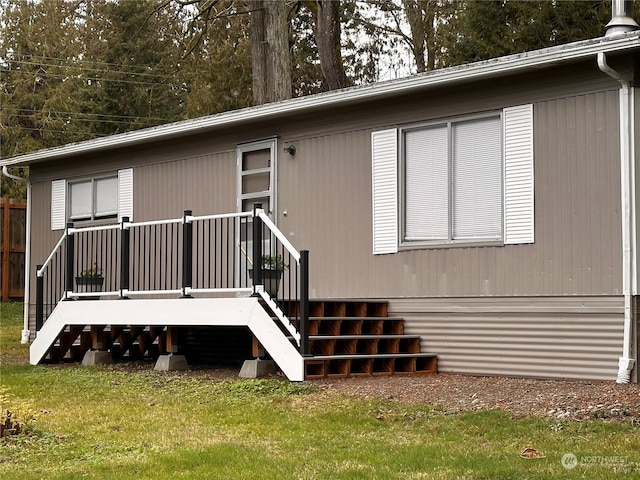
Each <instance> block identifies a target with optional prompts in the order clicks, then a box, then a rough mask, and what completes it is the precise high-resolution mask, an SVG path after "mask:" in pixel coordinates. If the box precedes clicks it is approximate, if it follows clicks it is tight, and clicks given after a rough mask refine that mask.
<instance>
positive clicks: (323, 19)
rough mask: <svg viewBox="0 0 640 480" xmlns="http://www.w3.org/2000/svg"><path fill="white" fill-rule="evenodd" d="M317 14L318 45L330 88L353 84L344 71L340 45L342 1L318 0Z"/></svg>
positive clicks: (323, 71)
mask: <svg viewBox="0 0 640 480" xmlns="http://www.w3.org/2000/svg"><path fill="white" fill-rule="evenodd" d="M313 12H314V16H315V28H314V32H313V33H314V35H315V37H316V45H317V46H318V56H319V57H320V67H321V68H322V75H323V76H324V79H325V81H326V83H327V87H328V88H329V90H336V89H338V88H344V87H348V86H350V85H351V82H350V81H349V79H348V78H347V74H346V73H345V71H344V64H343V63H342V52H341V46H340V2H339V1H338V0H317V1H316V2H315V6H314V8H313Z"/></svg>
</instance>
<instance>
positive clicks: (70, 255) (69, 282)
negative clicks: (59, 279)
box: [64, 222, 75, 299]
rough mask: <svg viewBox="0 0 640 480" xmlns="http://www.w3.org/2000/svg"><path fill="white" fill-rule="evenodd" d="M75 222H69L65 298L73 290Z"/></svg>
mask: <svg viewBox="0 0 640 480" xmlns="http://www.w3.org/2000/svg"><path fill="white" fill-rule="evenodd" d="M72 228H73V223H72V222H69V223H67V239H66V249H65V274H64V298H65V299H67V293H68V292H73V263H74V259H75V258H74V257H75V253H74V251H75V240H74V236H73V232H72V231H71V229H72Z"/></svg>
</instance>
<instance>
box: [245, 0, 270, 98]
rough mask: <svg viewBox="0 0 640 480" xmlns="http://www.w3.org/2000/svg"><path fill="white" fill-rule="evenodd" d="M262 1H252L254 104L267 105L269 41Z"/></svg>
mask: <svg viewBox="0 0 640 480" xmlns="http://www.w3.org/2000/svg"><path fill="white" fill-rule="evenodd" d="M263 3H264V2H263V1H262V0H250V2H249V4H250V7H251V18H250V23H251V67H252V72H251V73H252V75H251V77H252V87H253V103H254V105H261V104H263V103H267V102H268V101H269V100H268V99H267V41H266V39H265V22H264V7H263Z"/></svg>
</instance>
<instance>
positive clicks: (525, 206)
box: [371, 104, 534, 254]
mask: <svg viewBox="0 0 640 480" xmlns="http://www.w3.org/2000/svg"><path fill="white" fill-rule="evenodd" d="M371 140H372V143H371V150H372V180H373V184H372V196H373V253H374V254H385V253H395V252H397V251H398V248H399V246H400V245H404V246H412V245H427V246H428V245H443V244H456V243H465V244H467V243H468V242H503V243H504V244H517V243H533V241H534V189H533V180H534V178H533V106H532V105H530V104H529V105H520V106H515V107H508V108H505V109H503V110H502V111H501V112H493V113H488V114H486V115H478V116H474V117H469V118H464V119H455V120H443V121H441V122H434V123H431V124H428V125H422V126H414V127H407V128H404V129H401V130H398V129H396V128H392V129H388V130H381V131H375V132H373V133H372V135H371Z"/></svg>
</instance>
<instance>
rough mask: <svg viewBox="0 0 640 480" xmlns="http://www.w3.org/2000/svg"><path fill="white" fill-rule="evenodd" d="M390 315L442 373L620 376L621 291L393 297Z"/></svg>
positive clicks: (587, 377) (603, 378)
mask: <svg viewBox="0 0 640 480" xmlns="http://www.w3.org/2000/svg"><path fill="white" fill-rule="evenodd" d="M389 314H390V315H395V316H400V317H403V318H404V319H405V333H408V334H412V335H420V336H421V337H422V350H423V351H425V352H431V353H437V354H438V371H439V372H443V373H444V372H447V373H465V374H473V375H504V376H514V377H538V378H581V379H592V380H615V378H616V374H617V370H618V357H619V356H620V355H621V353H622V339H623V320H624V303H623V299H622V297H527V298H523V297H519V298H515V297H508V298H507V297H494V298H486V297H485V298H449V299H445V298H423V299H415V298H413V299H391V300H390V305H389Z"/></svg>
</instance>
